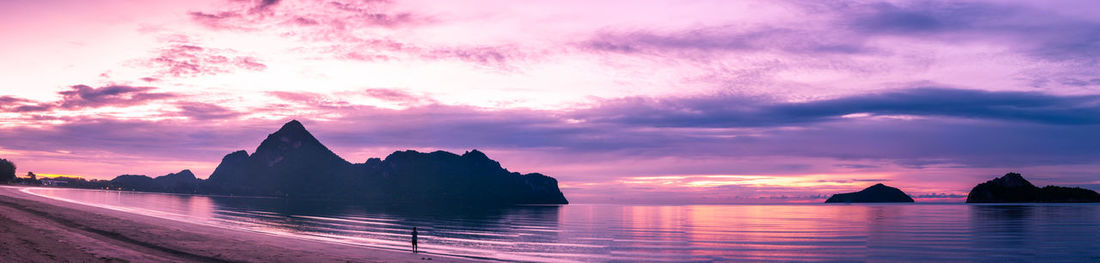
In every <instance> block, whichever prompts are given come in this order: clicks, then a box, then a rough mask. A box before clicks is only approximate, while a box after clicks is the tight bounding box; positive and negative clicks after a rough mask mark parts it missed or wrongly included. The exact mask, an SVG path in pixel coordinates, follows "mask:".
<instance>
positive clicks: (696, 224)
mask: <svg viewBox="0 0 1100 263" xmlns="http://www.w3.org/2000/svg"><path fill="white" fill-rule="evenodd" d="M35 191H36V192H37V193H39V194H44V195H49V196H55V197H61V198H66V199H72V200H78V201H79V202H84V203H89V204H94V205H100V206H106V207H111V208H115V209H121V210H128V211H134V212H140V213H145V214H151V215H157V216H163V217H171V218H179V219H183V220H188V221H194V222H200V223H209V224H217V225H223V226H230V227H238V228H244V229H252V230H257V231H267V232H275V233H283V234H290V235H297V236H300V237H304V238H315V239H324V240H328V241H335V242H344V243H350V244H357V245H364V246H373V247H383V248H392V249H408V239H409V236H408V235H409V230H410V229H411V228H412V227H413V226H416V227H418V228H419V229H420V230H421V247H422V250H423V251H427V252H434V253H446V254H454V255H468V256H478V257H492V258H501V259H505V260H516V261H544V262H545V261H584V262H606V261H625V262H637V261H647V262H653V261H666V262H710V261H736V260H748V261H803V260H811V261H897V260H904V261H1001V260H1003V261H1094V262H1095V261H1098V260H1100V243H1098V242H1095V240H1100V206H1098V205H1089V204H1072V205H1049V204H1036V205H964V204H870V205H823V204H813V205H694V206H623V205H568V206H563V207H558V206H531V207H506V208H500V207H496V208H490V207H410V206H387V205H368V204H355V203H341V202H327V201H315V200H314V201H311V200H285V199H277V198H241V197H206V196H186V195H168V194H150V193H132V192H116V191H95V190H73V189H40V190H35Z"/></svg>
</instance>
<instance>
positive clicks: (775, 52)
mask: <svg viewBox="0 0 1100 263" xmlns="http://www.w3.org/2000/svg"><path fill="white" fill-rule="evenodd" d="M1097 13H1100V4H1098V3H1097V2H1093V1H1056V2H1049V1H974V2H970V1H967V2H957V1H947V2H938V1H927V2H926V1H920V2H893V1H885V2H877V1H860V2H854V3H834V2H824V3H823V2H819V1H809V2H803V1H643V2H636V1H625V2H624V1H597V2H592V1H499V0H484V1H472V2H470V1H461V2H459V1H419V0H417V1H399V0H393V1H357V0H299V1H295V0H282V1H279V0H263V1H247V0H246V1H240V0H232V1H230V0H201V1H124V0H88V1H76V0H51V1H23V0H16V1H2V2H0V36H2V37H3V39H5V40H6V41H0V58H3V60H2V62H0V158H5V159H9V160H12V161H14V162H15V163H16V164H17V165H18V167H17V169H18V171H17V174H19V175H20V176H22V175H24V174H26V173H27V172H28V171H30V172H35V173H36V174H37V175H38V176H40V177H55V176H67V177H72V176H76V177H83V178H87V179H110V178H113V177H115V176H117V175H121V174H143V175H149V176H160V175H165V174H168V173H174V172H178V171H180V170H183V169H190V170H192V171H194V173H195V174H196V175H197V176H198V177H199V178H205V177H207V176H209V175H210V174H211V173H212V172H213V170H214V168H215V167H216V166H217V165H218V163H219V161H221V160H222V157H223V156H225V155H226V154H228V153H230V152H233V151H237V150H242V149H243V150H247V151H248V152H252V151H253V150H255V147H256V145H258V143H259V142H260V141H261V140H263V139H264V138H265V136H267V134H269V133H272V132H274V131H275V130H276V129H278V127H280V125H282V124H283V123H285V122H287V121H289V120H291V119H297V120H300V121H301V122H303V123H304V124H305V126H306V127H308V129H309V130H310V131H311V132H313V134H314V135H316V137H317V138H318V139H319V140H320V141H321V142H323V143H324V144H325V145H327V146H328V147H329V148H331V149H332V150H333V151H334V152H335V153H337V154H339V155H340V156H342V157H344V158H345V159H347V161H349V162H353V163H362V162H364V161H366V160H367V159H368V158H371V157H381V158H384V157H385V156H386V155H388V154H389V153H391V152H393V151H397V150H405V149H415V150H421V151H434V150H447V151H452V152H457V153H462V152H465V151H468V150H470V149H478V150H481V151H483V152H485V153H486V154H487V155H488V156H489V157H491V158H492V159H494V160H497V161H499V162H500V163H501V164H502V166H503V167H505V168H508V169H510V170H512V171H517V172H523V173H533V172H538V173H542V174H546V175H549V176H552V177H554V178H556V179H557V180H558V182H559V183H560V187H561V190H562V191H563V192H564V193H565V195H566V196H569V198H570V201H572V202H575V203H608V202H610V203H641V202H654V203H742V202H754V203H760V202H807V201H814V202H819V201H821V199H823V198H826V197H828V195H830V194H834V193H839V192H850V191H856V190H859V189H862V188H865V187H867V186H870V185H873V184H875V183H886V184H889V185H891V186H894V187H898V188H901V189H904V190H905V192H907V193H909V194H910V195H912V196H913V197H914V198H916V199H918V200H920V201H958V200H960V198H964V197H965V195H966V193H967V191H969V190H970V188H971V187H973V186H974V185H975V184H976V183H980V182H983V181H986V180H989V179H992V178H994V177H996V176H1000V175H1003V174H1004V173H1006V172H1020V173H1022V174H1025V175H1026V176H1027V178H1028V179H1029V180H1032V182H1034V183H1035V184H1036V185H1048V184H1057V185H1066V186H1077V187H1084V188H1090V189H1098V190H1100V181H1098V180H1097V178H1100V150H1098V149H1100V139H1097V134H1100V59H1098V58H1100V37H1097V36H1098V35H1100V16H1097V15H1096V14H1097ZM62 174H64V175H62ZM70 175H71V176H70Z"/></svg>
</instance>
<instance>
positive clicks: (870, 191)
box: [825, 184, 913, 203]
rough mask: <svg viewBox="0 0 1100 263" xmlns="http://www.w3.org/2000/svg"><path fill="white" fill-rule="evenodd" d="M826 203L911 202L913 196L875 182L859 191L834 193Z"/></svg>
mask: <svg viewBox="0 0 1100 263" xmlns="http://www.w3.org/2000/svg"><path fill="white" fill-rule="evenodd" d="M825 202H826V203H912V202H913V198H912V197H909V195H907V194H905V192H902V191H901V190H899V189H897V188H893V187H889V186H886V185H884V184H875V185H872V186H871V187H867V188H866V189H863V190H862V191H859V192H853V193H843V194H835V195H833V196H830V197H829V199H828V200H825Z"/></svg>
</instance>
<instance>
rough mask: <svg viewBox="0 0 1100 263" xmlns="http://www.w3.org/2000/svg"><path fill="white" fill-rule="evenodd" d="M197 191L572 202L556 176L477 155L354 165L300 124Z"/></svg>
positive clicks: (234, 160) (227, 161)
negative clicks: (522, 171) (517, 169)
mask: <svg viewBox="0 0 1100 263" xmlns="http://www.w3.org/2000/svg"><path fill="white" fill-rule="evenodd" d="M199 192H204V193H215V194H231V195H264V196H284V197H296V198H337V199H351V200H357V201H368V202H407V203H463V204H566V203H568V201H567V200H566V199H565V196H564V195H563V194H562V193H561V191H560V190H559V189H558V183H557V180H555V179H554V178H552V177H548V176H545V175H542V174H538V173H533V174H520V173H515V172H510V171H508V170H507V169H504V168H502V167H501V165H500V163H498V162H496V161H493V160H492V159H489V157H488V156H486V155H485V154H484V153H482V152H480V151H478V150H472V151H469V152H466V153H464V154H463V155H457V154H453V153H449V152H444V151H436V152H431V153H421V152H417V151H398V152H394V153H392V154H390V155H389V156H386V158H385V159H384V160H383V159H378V158H370V159H368V160H367V161H366V162H364V163H355V164H353V163H350V162H348V161H346V160H344V159H343V158H341V157H340V156H338V155H336V154H335V153H333V152H332V151H331V150H329V149H328V148H327V147H325V146H324V145H323V144H321V142H320V141H319V140H317V138H315V137H314V136H313V135H312V134H310V133H309V131H307V130H306V129H305V126H303V125H302V123H300V122H298V121H296V120H295V121H290V122H288V123H286V124H285V125H283V127H282V128H280V129H279V130H278V131H276V132H275V133H272V134H270V135H268V136H267V139H265V140H264V141H263V142H261V143H260V146H259V147H257V148H256V151H255V152H253V153H252V154H251V155H249V154H248V153H247V152H245V151H237V152H233V153H230V154H228V155H226V156H225V157H224V158H222V162H221V163H220V164H219V165H218V167H217V168H216V169H215V170H214V172H213V173H212V174H211V175H210V177H209V179H208V180H205V181H204V182H203V183H202V185H201V187H200V190H199Z"/></svg>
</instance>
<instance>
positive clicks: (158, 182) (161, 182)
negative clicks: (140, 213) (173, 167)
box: [107, 170, 202, 193]
mask: <svg viewBox="0 0 1100 263" xmlns="http://www.w3.org/2000/svg"><path fill="white" fill-rule="evenodd" d="M201 183H202V180H201V179H198V178H195V174H193V173H191V170H183V171H180V172H178V173H172V174H167V175H163V176H158V177H157V178H149V177H148V176H144V175H129V174H128V175H120V176H118V177H115V178H114V179H111V181H108V182H107V187H110V188H111V189H120V190H130V191H144V192H169V193H195V192H197V191H198V189H199V185H200V184H201Z"/></svg>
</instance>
